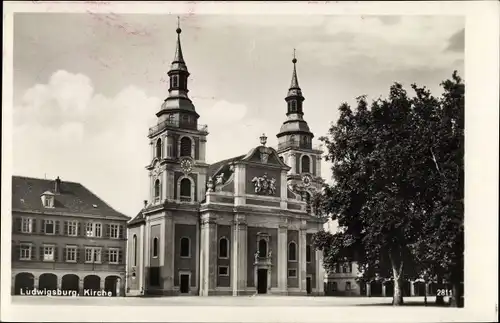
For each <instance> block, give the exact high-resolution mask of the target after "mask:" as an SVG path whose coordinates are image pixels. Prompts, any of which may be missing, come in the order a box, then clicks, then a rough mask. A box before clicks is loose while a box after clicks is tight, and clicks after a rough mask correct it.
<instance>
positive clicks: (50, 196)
mask: <svg viewBox="0 0 500 323" xmlns="http://www.w3.org/2000/svg"><path fill="white" fill-rule="evenodd" d="M41 198H42V205H43V207H45V208H53V207H54V193H52V192H49V191H46V192H44V193H43V194H42V197H41Z"/></svg>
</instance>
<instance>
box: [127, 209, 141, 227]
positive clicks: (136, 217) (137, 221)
mask: <svg viewBox="0 0 500 323" xmlns="http://www.w3.org/2000/svg"><path fill="white" fill-rule="evenodd" d="M144 221H145V218H144V213H142V210H140V211H139V213H138V214H137V215H136V216H135V217H134V218H133V219H132V220H130V221H129V223H128V225H134V224H138V223H142V222H144Z"/></svg>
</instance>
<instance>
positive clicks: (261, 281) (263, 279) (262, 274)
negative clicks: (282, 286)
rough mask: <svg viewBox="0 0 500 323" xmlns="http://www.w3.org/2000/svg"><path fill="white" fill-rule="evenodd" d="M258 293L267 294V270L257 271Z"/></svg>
mask: <svg viewBox="0 0 500 323" xmlns="http://www.w3.org/2000/svg"><path fill="white" fill-rule="evenodd" d="M257 293H259V294H266V293H267V269H258V270H257Z"/></svg>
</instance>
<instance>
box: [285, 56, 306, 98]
mask: <svg viewBox="0 0 500 323" xmlns="http://www.w3.org/2000/svg"><path fill="white" fill-rule="evenodd" d="M292 63H293V72H292V81H291V82H290V88H289V89H288V95H287V99H288V98H289V97H302V90H301V89H300V86H299V79H298V77H297V57H296V56H295V48H294V49H293V59H292ZM285 100H286V99H285Z"/></svg>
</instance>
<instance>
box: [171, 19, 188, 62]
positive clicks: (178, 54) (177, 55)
mask: <svg viewBox="0 0 500 323" xmlns="http://www.w3.org/2000/svg"><path fill="white" fill-rule="evenodd" d="M175 32H176V33H177V44H176V46H175V55H174V60H173V61H172V66H171V69H172V70H173V69H182V70H186V71H187V66H186V62H184V56H183V55H182V47H181V32H182V29H181V23H180V17H179V16H177V29H176V30H175Z"/></svg>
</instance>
